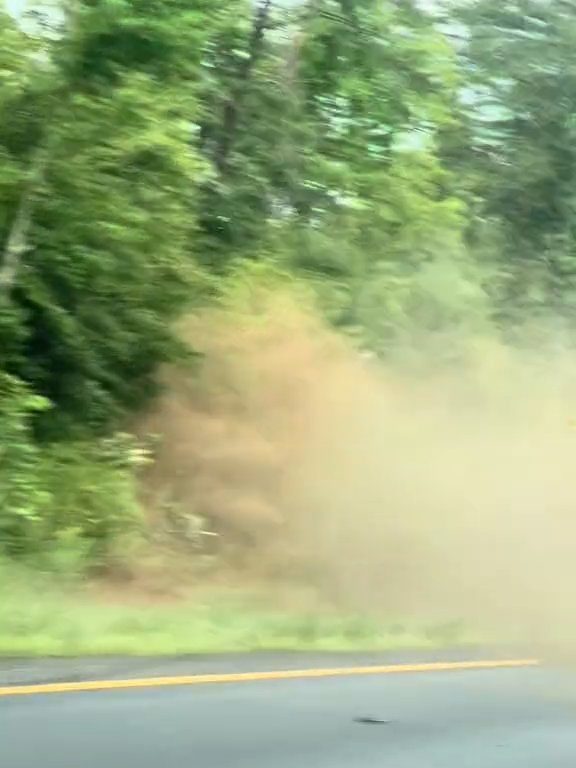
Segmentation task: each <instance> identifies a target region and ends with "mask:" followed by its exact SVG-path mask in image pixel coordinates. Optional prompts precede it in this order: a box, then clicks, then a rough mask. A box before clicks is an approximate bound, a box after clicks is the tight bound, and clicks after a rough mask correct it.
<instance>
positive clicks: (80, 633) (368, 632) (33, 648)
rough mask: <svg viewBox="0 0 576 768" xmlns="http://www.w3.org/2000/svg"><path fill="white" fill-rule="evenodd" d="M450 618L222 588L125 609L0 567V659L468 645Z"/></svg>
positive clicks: (462, 630) (460, 628)
mask: <svg viewBox="0 0 576 768" xmlns="http://www.w3.org/2000/svg"><path fill="white" fill-rule="evenodd" d="M473 643H474V638H473V637H471V636H467V633H466V630H465V628H464V627H463V626H461V625H460V624H459V623H458V622H444V623H437V624H433V623H432V624H421V625H419V624H416V623H414V622H412V623H403V622H399V621H382V620H379V619H375V618H371V617H366V616H358V615H342V614H339V613H336V612H334V611H331V612H328V611H322V612H318V611H298V610H294V609H291V610H289V611H287V610H282V611H279V610H278V609H277V608H276V609H274V607H273V601H272V600H271V599H268V600H263V599H262V596H261V595H260V596H258V595H255V594H250V593H246V594H244V593H239V594H237V593H236V592H234V593H230V594H226V593H225V592H222V591H214V592H212V593H210V592H207V593H203V594H202V596H201V597H196V598H195V599H194V600H190V601H182V602H177V603H170V604H159V605H146V606H138V605H137V606H134V605H123V604H118V603H110V602H102V601H100V600H98V599H96V598H95V597H94V595H93V594H90V593H89V592H88V591H86V590H83V589H82V588H79V587H77V586H76V587H73V586H70V585H65V584H62V583H59V582H58V581H55V580H53V579H51V578H47V577H40V576H39V575H38V574H31V573H28V572H24V571H19V572H15V571H14V570H13V569H12V568H11V569H6V568H3V567H2V566H0V654H1V655H4V656H13V657H16V656H22V657H23V656H81V655H112V654H119V655H134V656H139V655H171V654H193V653H218V652H232V651H259V650H260V651H262V650H269V651H271V650H277V651H282V650H285V651H288V650H317V651H338V650H389V651H394V650H400V649H437V648H443V647H455V646H465V645H472V644H473Z"/></svg>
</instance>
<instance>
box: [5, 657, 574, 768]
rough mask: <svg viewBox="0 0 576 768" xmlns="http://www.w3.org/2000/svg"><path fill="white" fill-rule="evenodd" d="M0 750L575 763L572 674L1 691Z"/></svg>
mask: <svg viewBox="0 0 576 768" xmlns="http://www.w3.org/2000/svg"><path fill="white" fill-rule="evenodd" d="M361 718H376V719H380V720H383V721H386V722H382V723H376V724H367V723H362V722H357V719H361ZM0 756H1V764H2V765H3V766H6V768H192V767H195V768H365V767H367V766H379V767H380V768H574V767H575V766H576V678H572V677H571V675H570V674H569V673H566V672H565V671H563V670H555V669H545V668H526V669H493V670H492V669H491V670H475V671H447V672H427V673H418V674H406V675H374V676H372V675H368V676H359V677H355V676H351V677H339V678H330V677H327V678H321V679H301V680H300V679H298V680H276V681H264V682H262V681H259V682H243V683H224V684H216V685H201V686H193V687H177V688H171V687H167V688H157V689H138V690H117V691H105V692H81V693H64V694H50V695H32V696H22V697H14V698H12V697H5V698H0Z"/></svg>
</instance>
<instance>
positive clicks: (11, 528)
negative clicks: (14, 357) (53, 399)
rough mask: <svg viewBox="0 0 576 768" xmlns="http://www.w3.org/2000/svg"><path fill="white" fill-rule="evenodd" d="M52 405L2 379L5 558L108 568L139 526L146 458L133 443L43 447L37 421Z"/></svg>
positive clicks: (0, 538)
mask: <svg viewBox="0 0 576 768" xmlns="http://www.w3.org/2000/svg"><path fill="white" fill-rule="evenodd" d="M48 407H49V403H48V402H47V401H46V400H45V399H44V398H41V397H38V396H36V395H34V394H33V393H32V392H31V391H30V389H29V388H28V387H27V386H26V385H25V384H23V383H22V382H20V381H19V380H18V379H15V378H14V377H11V376H8V375H6V374H1V375H0V554H1V553H3V554H5V555H8V556H12V557H21V558H29V557H32V558H34V559H36V560H39V561H40V562H41V563H42V565H44V566H48V567H49V569H50V570H55V571H58V572H61V571H63V570H65V571H78V570H80V569H81V567H82V566H81V563H82V562H84V565H86V564H88V563H102V562H104V561H105V560H106V558H107V556H108V554H109V553H110V552H111V551H112V550H113V549H114V547H115V545H116V542H117V541H118V540H119V539H120V538H122V536H124V535H126V534H129V533H133V532H135V531H136V530H137V529H138V527H139V525H140V509H139V505H138V499H137V488H136V478H135V469H136V467H137V466H139V465H140V464H142V463H143V462H145V461H146V454H145V453H144V452H143V451H142V450H141V449H139V448H138V446H137V445H136V444H135V442H134V440H133V438H132V437H131V436H129V435H124V434H119V435H116V436H114V437H112V438H107V439H103V440H100V441H96V442H91V443H83V442H82V443H79V442H75V443H57V444H50V445H45V446H42V445H39V444H37V443H36V442H35V441H34V437H33V433H32V418H33V416H34V415H35V414H36V413H38V412H39V411H41V410H44V409H46V408H48Z"/></svg>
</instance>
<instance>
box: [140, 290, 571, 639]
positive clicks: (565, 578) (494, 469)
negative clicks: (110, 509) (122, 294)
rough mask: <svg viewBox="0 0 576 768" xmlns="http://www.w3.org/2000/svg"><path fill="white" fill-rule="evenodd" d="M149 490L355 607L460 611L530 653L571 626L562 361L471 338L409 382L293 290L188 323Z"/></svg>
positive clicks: (154, 425) (155, 424)
mask: <svg viewBox="0 0 576 768" xmlns="http://www.w3.org/2000/svg"><path fill="white" fill-rule="evenodd" d="M183 334H184V335H185V336H186V338H188V339H190V341H191V342H192V343H193V344H194V346H195V347H196V349H198V350H199V351H200V352H201V353H202V355H203V361H202V363H201V365H200V367H199V372H197V373H196V374H194V375H188V374H186V373H182V372H179V373H176V372H173V371H172V372H169V373H168V374H167V381H168V384H169V386H168V389H167V392H166V395H165V397H164V399H163V401H162V402H161V403H160V404H159V405H158V408H157V410H156V412H155V413H154V414H152V415H151V417H150V418H149V419H148V420H147V422H146V423H145V424H144V425H143V427H142V428H143V429H144V430H145V431H153V432H157V433H159V434H161V436H162V442H161V445H160V447H159V450H158V457H157V462H156V464H155V467H154V468H153V470H152V472H151V475H150V477H149V478H148V485H149V488H150V489H152V491H153V496H154V498H155V499H156V502H158V500H159V499H160V498H163V499H166V498H168V499H170V502H171V503H173V504H175V505H177V506H178V508H179V509H180V510H182V511H183V512H184V513H185V514H190V515H194V516H196V515H197V516H200V517H201V518H204V519H206V520H208V521H209V524H210V525H211V526H212V527H214V528H215V529H217V530H218V531H220V532H221V533H222V537H221V538H222V540H224V541H228V542H234V546H235V547H236V549H237V550H242V551H243V552H244V554H245V557H246V561H247V562H249V563H250V564H251V566H252V567H255V568H256V567H262V569H263V570H265V569H266V568H269V569H272V570H274V571H275V573H276V574H282V573H285V574H286V575H287V577H290V578H293V577H301V578H304V579H306V580H310V581H312V582H313V583H315V584H316V585H317V586H318V588H319V589H320V590H322V591H323V592H325V594H326V595H328V596H329V597H330V598H332V599H334V600H337V601H340V602H343V603H345V604H347V605H352V606H354V607H357V608H362V609H366V608H368V609H373V610H378V611H382V612H389V613H394V614H395V615H397V614H399V613H403V614H405V613H407V612H408V613H415V614H418V615H422V616H426V617H429V616H430V617H438V616H442V617H458V618H462V619H464V620H468V621H475V622H478V623H479V624H480V625H481V626H482V627H491V626H498V627H500V628H502V627H504V628H505V629H506V630H507V631H508V630H509V631H511V632H518V633H519V635H523V636H524V637H525V638H527V639H532V640H533V641H545V640H546V639H548V638H550V637H552V636H553V637H556V638H561V637H563V636H568V635H570V633H571V632H572V630H574V631H575V632H576V621H575V620H573V619H572V618H571V616H570V611H571V609H570V599H569V598H570V595H571V589H572V584H573V582H574V579H575V577H576V560H575V558H574V555H573V549H574V546H573V541H574V533H575V532H576V522H575V521H576V514H575V512H576V477H575V473H574V468H575V459H576V429H575V428H574V426H573V424H572V419H573V417H575V416H576V388H574V386H573V384H574V381H575V374H576V366H575V365H574V363H573V362H572V360H571V357H570V355H569V354H568V353H567V352H564V351H562V350H560V351H558V350H556V351H555V352H554V353H551V352H550V351H549V350H543V349H539V350H536V351H534V350H531V351H524V352H520V351H518V350H515V351H513V350H512V349H510V348H507V347H505V346H504V345H503V344H501V343H500V342H498V341H496V340H494V339H488V340H486V339H484V340H479V339H476V340H475V341H474V342H473V343H472V342H471V350H472V353H471V355H470V356H469V359H468V360H467V362H466V364H462V365H461V366H453V367H452V368H450V369H449V370H447V369H446V368H444V369H443V370H435V366H434V363H433V361H430V362H429V363H428V364H427V365H426V366H423V367H420V369H419V371H418V374H414V373H413V372H411V373H410V372H407V371H406V370H402V369H401V368H400V367H394V366H391V365H389V366H386V365H384V364H381V363H378V362H375V361H373V360H370V359H366V358H365V357H363V356H362V355H361V354H359V353H358V352H357V350H355V349H354V348H353V346H352V345H351V344H349V343H348V342H347V341H345V340H343V339H342V338H341V337H339V336H338V335H337V334H335V333H334V332H333V331H331V330H329V329H328V328H327V327H325V326H324V325H323V323H322V322H321V321H320V320H319V319H318V318H317V317H316V315H315V314H314V312H313V311H312V310H311V309H310V308H309V307H307V305H306V303H305V302H303V301H302V300H301V298H298V297H296V298H295V296H294V294H293V293H291V292H290V291H286V292H282V291H279V290H277V289H276V288H273V289H271V288H270V287H269V286H264V287H261V288H258V287H257V286H252V287H250V288H249V289H248V288H246V289H245V291H244V293H243V294H242V296H241V297H240V299H238V297H236V299H234V301H232V300H231V301H228V302H224V303H223V304H222V305H221V306H219V307H217V308H215V309H211V310H209V311H206V312H204V313H200V314H198V315H196V316H194V317H191V318H189V319H188V320H187V322H186V324H185V327H184V329H183Z"/></svg>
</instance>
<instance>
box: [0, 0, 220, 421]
mask: <svg viewBox="0 0 576 768" xmlns="http://www.w3.org/2000/svg"><path fill="white" fill-rule="evenodd" d="M217 10H218V9H217V8H216V9H215V4H214V3H210V2H205V3H204V4H201V3H200V4H198V3H197V4H196V6H195V9H194V10H192V11H191V10H190V9H189V4H188V3H186V2H179V1H178V0H171V1H170V2H164V0H163V1H162V2H152V3H150V2H138V1H137V0H136V1H135V2H130V3H129V2H123V1H118V2H116V1H113V0H100V1H99V2H83V3H78V4H77V5H76V6H74V12H73V13H72V14H71V15H70V18H69V19H68V21H67V26H66V28H65V29H64V30H63V31H62V33H61V34H60V35H56V36H55V37H54V38H51V39H45V38H44V39H41V40H40V41H38V40H36V41H34V40H29V39H28V40H27V39H26V38H25V35H24V34H23V33H22V31H19V30H18V29H17V28H16V27H15V26H14V24H10V23H9V21H8V20H6V21H7V23H6V25H3V29H5V30H8V31H4V32H3V34H4V35H6V36H9V38H8V42H9V43H10V45H9V46H6V49H5V48H4V46H2V48H3V55H4V56H8V55H10V57H11V59H10V60H11V62H12V64H11V65H10V72H11V79H9V80H8V86H9V87H8V88H6V87H5V88H4V91H3V92H1V93H0V99H1V100H2V102H1V104H0V109H2V110H4V114H6V112H7V111H11V112H12V113H14V112H15V113H16V115H17V119H16V121H8V120H2V122H1V125H0V148H2V149H1V151H0V162H2V164H3V165H2V170H1V171H0V173H1V176H0V178H1V179H2V183H1V184H0V189H1V190H2V194H3V195H4V197H5V198H6V207H5V210H6V211H7V215H6V216H5V218H4V220H3V221H1V222H0V225H1V229H0V241H1V242H2V244H3V260H2V264H1V267H0V276H3V280H2V281H1V282H2V284H1V286H0V291H1V292H2V293H1V294H0V298H1V300H2V311H3V313H4V316H5V317H8V318H10V323H9V324H10V327H11V328H12V329H14V328H16V330H12V332H11V339H12V341H11V340H10V339H9V338H8V337H7V341H8V343H7V344H6V345H5V344H4V343H3V344H2V354H3V360H2V364H3V365H4V366H5V367H6V370H7V371H8V372H10V373H11V374H13V375H16V376H18V377H20V378H21V379H23V380H24V381H25V382H27V383H29V384H30V385H31V386H32V387H33V388H34V389H35V390H36V391H37V392H39V393H41V394H42V395H44V396H46V397H47V398H49V399H50V400H51V401H52V402H54V403H55V405H56V406H57V407H56V408H55V409H52V410H51V411H49V412H47V414H46V415H45V417H44V421H43V429H44V431H45V434H51V435H54V434H62V433H66V432H70V431H74V430H77V429H80V430H84V429H88V430H90V429H96V430H99V429H102V428H105V427H106V426H107V425H109V424H111V423H115V422H117V421H118V419H119V418H121V417H122V415H123V414H124V413H126V412H127V411H128V410H130V409H133V408H135V407H137V406H138V405H140V404H141V403H142V402H143V399H144V398H145V397H146V396H148V395H149V394H150V393H151V392H152V391H153V386H154V378H155V371H156V368H157V366H158V365H159V364H160V363H161V362H163V361H165V360H167V359H171V358H172V356H173V354H174V351H175V349H176V344H175V341H174V336H173V333H172V329H171V323H172V321H173V319H174V318H175V317H177V316H178V314H179V312H180V311H181V309H182V307H183V305H184V304H185V303H186V302H188V300H189V297H190V292H191V291H193V289H194V287H193V286H194V280H195V272H196V271H197V270H195V268H194V262H193V260H192V258H191V251H192V246H191V243H192V240H193V236H194V208H195V203H194V197H195V190H196V188H197V187H198V185H199V183H200V182H201V181H202V179H203V178H204V177H205V175H206V166H205V164H204V163H203V162H202V161H201V160H200V158H199V156H198V153H197V151H196V149H195V125H196V121H197V120H198V116H199V109H198V103H197V91H198V88H199V84H200V80H201V65H202V51H203V47H204V45H205V43H206V40H207V38H208V36H209V33H210V29H211V26H210V24H211V19H213V18H214V17H215V15H216V16H217V13H216V11H217ZM18 46H20V47H18ZM35 47H36V49H38V50H39V51H40V52H41V54H42V56H40V57H38V56H33V55H32V53H33V52H34V48H35ZM11 83H13V85H12V86H11V87H10V84H11ZM7 323H8V321H5V323H4V325H5V326H6V325H7Z"/></svg>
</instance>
